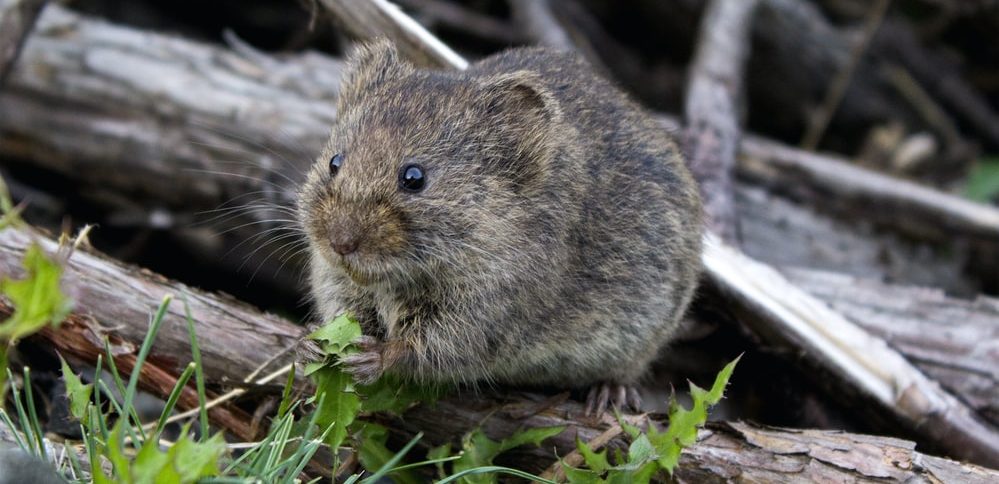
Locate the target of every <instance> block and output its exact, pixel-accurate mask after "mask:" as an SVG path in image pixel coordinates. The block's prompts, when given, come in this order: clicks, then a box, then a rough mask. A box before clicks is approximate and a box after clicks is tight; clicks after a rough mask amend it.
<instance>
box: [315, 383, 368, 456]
mask: <svg viewBox="0 0 999 484" xmlns="http://www.w3.org/2000/svg"><path fill="white" fill-rule="evenodd" d="M312 378H313V380H314V381H315V382H316V400H317V401H322V405H321V406H320V407H319V408H316V424H317V425H319V427H320V428H324V429H325V428H327V427H332V429H331V430H330V432H329V433H328V434H326V439H325V442H326V444H327V445H329V446H330V447H331V448H333V449H336V448H338V447H340V445H341V444H343V441H344V440H346V438H347V427H348V426H349V425H350V424H351V423H353V422H354V419H355V418H356V417H357V413H358V412H360V410H361V398H360V397H359V396H358V395H357V393H356V392H355V391H354V380H353V379H352V378H351V376H350V375H349V374H347V373H345V372H344V371H342V370H340V369H339V368H330V367H324V368H322V369H320V370H319V371H317V372H315V373H313V374H312Z"/></svg>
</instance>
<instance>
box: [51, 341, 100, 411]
mask: <svg viewBox="0 0 999 484" xmlns="http://www.w3.org/2000/svg"><path fill="white" fill-rule="evenodd" d="M59 361H60V363H61V364H62V381H63V383H64V384H65V385H66V398H67V399H69V411H70V413H72V414H73V417H75V418H76V419H77V420H83V417H85V416H86V415H87V405H89V404H90V395H91V394H92V393H93V390H94V385H93V384H87V385H84V384H83V382H82V381H80V377H78V376H76V373H73V370H72V369H71V368H70V367H69V365H68V364H66V360H64V359H62V357H61V356H60V357H59Z"/></svg>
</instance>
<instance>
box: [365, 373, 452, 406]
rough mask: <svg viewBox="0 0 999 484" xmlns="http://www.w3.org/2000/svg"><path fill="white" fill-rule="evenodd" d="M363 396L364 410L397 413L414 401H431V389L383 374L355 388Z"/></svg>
mask: <svg viewBox="0 0 999 484" xmlns="http://www.w3.org/2000/svg"><path fill="white" fill-rule="evenodd" d="M357 390H358V393H360V394H361V395H362V396H363V397H364V398H363V399H362V407H363V408H364V411H365V412H389V413H394V414H399V413H402V412H403V411H405V410H406V409H408V408H409V407H411V406H412V405H413V404H415V403H419V402H427V401H432V400H433V396H434V394H435V392H434V390H433V389H430V388H423V387H419V386H416V385H414V384H411V383H408V382H405V381H402V380H400V379H398V378H394V377H393V376H392V375H385V376H382V377H381V378H379V379H378V381H376V382H375V383H373V384H371V385H364V386H359V387H358V388H357Z"/></svg>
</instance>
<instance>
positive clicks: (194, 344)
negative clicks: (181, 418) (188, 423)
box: [183, 294, 208, 440]
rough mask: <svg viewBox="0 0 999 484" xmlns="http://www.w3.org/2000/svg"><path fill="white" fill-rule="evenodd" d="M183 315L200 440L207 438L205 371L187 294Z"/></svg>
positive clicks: (185, 295) (184, 296) (184, 298)
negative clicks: (192, 366)
mask: <svg viewBox="0 0 999 484" xmlns="http://www.w3.org/2000/svg"><path fill="white" fill-rule="evenodd" d="M183 300H184V315H185V316H186V318H187V334H188V335H189V336H190V337H191V356H192V357H193V358H194V365H195V373H194V381H195V383H196V384H197V387H198V423H199V425H200V427H199V429H200V431H201V433H200V436H201V440H204V439H207V438H208V409H207V408H205V402H206V401H208V399H207V398H206V397H205V369H204V367H203V366H201V348H200V347H198V335H197V333H196V332H195V331H194V317H192V316H191V305H190V304H188V303H187V294H184V295H183Z"/></svg>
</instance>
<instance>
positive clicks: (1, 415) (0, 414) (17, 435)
mask: <svg viewBox="0 0 999 484" xmlns="http://www.w3.org/2000/svg"><path fill="white" fill-rule="evenodd" d="M0 421H3V424H4V425H6V426H7V428H9V429H11V430H12V432H11V433H12V434H13V435H14V440H15V443H16V444H17V446H18V447H19V448H20V449H21V450H23V451H25V452H30V451H31V449H30V448H29V447H28V443H27V442H25V441H24V439H22V438H21V432H18V431H17V427H15V426H14V421H13V420H11V419H10V415H7V411H6V410H4V409H2V408H0Z"/></svg>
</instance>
